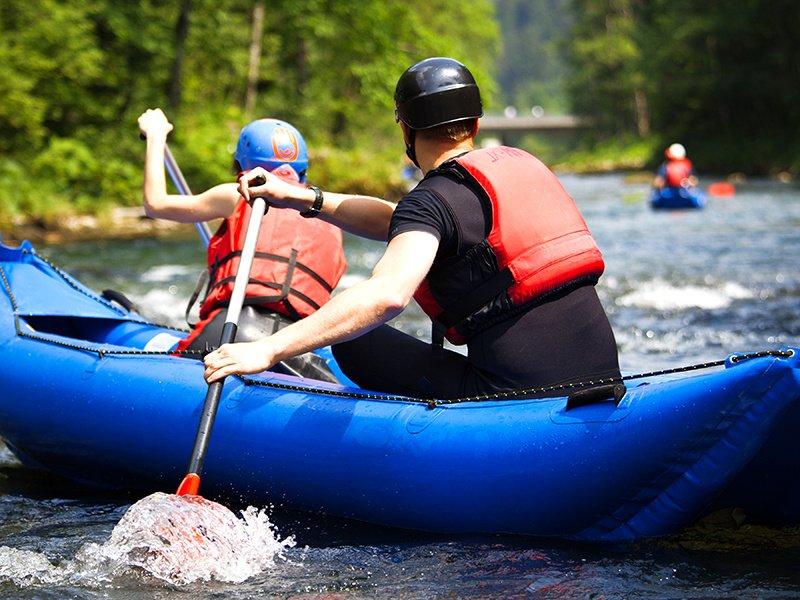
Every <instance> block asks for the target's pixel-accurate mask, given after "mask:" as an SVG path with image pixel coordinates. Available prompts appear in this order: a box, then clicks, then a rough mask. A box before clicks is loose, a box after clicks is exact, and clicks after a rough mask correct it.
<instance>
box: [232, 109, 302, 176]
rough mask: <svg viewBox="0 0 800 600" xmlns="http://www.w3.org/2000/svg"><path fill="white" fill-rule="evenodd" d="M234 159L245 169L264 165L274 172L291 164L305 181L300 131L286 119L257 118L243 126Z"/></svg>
mask: <svg viewBox="0 0 800 600" xmlns="http://www.w3.org/2000/svg"><path fill="white" fill-rule="evenodd" d="M234 158H236V162H238V163H239V166H240V167H241V168H242V170H244V171H249V170H250V169H253V168H255V167H263V168H265V169H267V170H268V171H274V170H275V169H277V168H279V167H281V166H282V165H288V166H290V167H291V168H292V169H293V170H294V172H295V173H296V174H297V176H298V179H299V180H300V181H301V182H305V180H306V171H307V170H308V150H307V148H306V141H305V140H304V139H303V136H302V135H300V132H299V131H297V129H295V128H294V127H292V126H291V125H289V123H287V122H286V121H279V120H278V119H259V120H257V121H253V122H252V123H250V124H249V125H246V126H245V127H244V129H242V133H241V134H239V143H238V144H236V154H235V155H234Z"/></svg>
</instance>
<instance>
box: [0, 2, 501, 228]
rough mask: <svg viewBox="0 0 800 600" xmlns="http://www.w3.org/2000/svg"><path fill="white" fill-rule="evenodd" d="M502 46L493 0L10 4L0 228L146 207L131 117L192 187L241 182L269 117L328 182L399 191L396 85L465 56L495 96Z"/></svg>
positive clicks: (5, 27)
mask: <svg viewBox="0 0 800 600" xmlns="http://www.w3.org/2000/svg"><path fill="white" fill-rule="evenodd" d="M453 23H458V24H459V25H458V27H453ZM497 40H498V29H497V26H496V22H495V18H494V7H493V4H492V3H491V2H490V0H479V1H476V2H467V3H451V2H447V1H446V0H424V1H422V0H406V1H404V2H383V0H364V1H362V2H334V1H328V0H291V1H289V0H283V1H274V2H264V1H260V0H257V1H253V2H237V1H235V0H213V1H211V0H169V1H164V2H135V3H133V2H130V3H126V2H115V1H114V0H92V1H91V2H85V1H84V0H4V2H3V10H2V14H0V224H2V226H3V228H4V229H6V230H7V229H8V228H9V227H12V226H13V223H15V222H19V221H20V220H22V219H26V218H29V217H35V218H36V219H37V220H39V221H40V222H41V224H42V225H44V226H45V227H52V226H57V225H58V223H59V222H60V221H61V220H63V217H64V215H68V214H76V213H86V212H89V213H103V212H104V211H108V210H109V209H110V208H111V207H113V206H116V205H136V204H139V203H140V202H141V194H140V188H141V167H142V160H143V154H144V148H143V145H142V143H141V142H140V141H139V140H138V130H137V128H136V118H137V116H138V115H139V114H140V113H141V112H143V111H144V110H145V109H146V108H149V107H155V106H160V107H163V108H164V110H165V112H166V113H167V115H168V117H169V118H170V119H171V120H172V121H173V122H174V124H175V130H174V132H173V134H172V135H171V136H170V140H169V141H170V144H171V146H172V148H173V150H174V153H175V156H176V158H177V160H178V161H179V163H180V165H181V166H182V168H183V170H184V172H185V175H186V178H187V180H188V181H189V182H190V184H191V185H192V186H193V187H195V188H197V189H201V188H203V187H204V186H208V185H212V184H215V183H219V182H220V181H225V180H230V179H231V178H232V177H233V174H232V172H231V164H232V151H233V148H234V145H235V142H236V138H237V135H238V132H239V130H240V128H241V127H242V126H243V125H244V124H246V123H247V122H248V121H249V120H251V119H254V118H258V117H262V116H271V117H278V118H282V119H286V120H288V121H290V122H292V123H293V124H295V125H296V126H297V127H298V128H299V129H300V131H302V132H303V134H304V136H305V137H306V139H307V141H308V143H309V148H310V153H311V169H310V172H309V174H310V176H311V178H312V179H313V180H314V181H315V182H317V183H319V184H320V185H323V186H326V187H331V188H334V189H354V190H360V191H364V192H369V193H377V194H383V193H386V192H387V191H389V190H390V189H391V188H393V187H395V188H398V189H399V188H400V187H401V186H402V182H401V181H400V170H401V167H402V149H403V146H402V140H401V139H399V137H398V133H397V131H396V126H395V124H394V119H393V104H392V94H393V91H394V85H395V83H396V81H397V77H398V75H399V74H400V73H401V72H402V71H403V69H404V68H406V67H407V66H408V65H410V64H412V63H413V62H414V61H416V60H418V59H420V58H421V57H425V56H429V55H433V54H446V55H452V56H459V57H462V59H463V60H464V61H466V62H468V63H469V65H470V68H471V69H473V71H474V72H475V75H476V77H478V78H479V79H480V80H481V83H482V86H483V88H484V90H485V92H486V96H487V99H488V100H491V98H492V96H493V94H494V84H493V79H492V77H491V69H492V67H493V65H494V61H495V57H496V47H497Z"/></svg>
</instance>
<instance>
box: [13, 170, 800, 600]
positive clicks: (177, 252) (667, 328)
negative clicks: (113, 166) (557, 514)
mask: <svg viewBox="0 0 800 600" xmlns="http://www.w3.org/2000/svg"><path fill="white" fill-rule="evenodd" d="M562 181H563V183H564V184H565V186H566V187H567V189H568V191H570V193H572V195H573V196H574V197H575V198H576V200H577V201H578V203H579V205H580V207H581V209H582V211H583V214H584V216H585V217H586V220H587V222H588V223H589V226H590V228H591V229H592V231H593V233H594V234H595V237H596V238H597V240H598V243H599V245H600V246H601V248H602V250H603V252H604V255H605V258H606V263H607V270H606V274H605V275H604V277H603V278H602V280H601V283H600V285H599V286H598V289H599V292H600V294H601V298H602V300H603V303H604V305H605V307H606V309H607V311H608V313H609V315H610V318H611V322H612V325H613V327H614V331H615V334H616V337H617V343H618V345H619V349H620V362H621V365H622V368H623V370H624V371H628V372H638V371H646V370H651V369H657V368H664V367H671V366H678V365H682V364H688V363H692V362H700V361H708V360H716V359H719V358H721V357H724V356H725V355H726V354H728V353H730V352H733V351H749V350H760V349H765V348H777V347H780V346H781V345H783V344H789V343H794V344H797V343H798V342H800V310H799V309H800V269H798V267H800V259H798V256H800V189H798V188H797V187H793V186H791V185H785V184H778V183H772V182H759V181H755V182H749V183H747V184H744V185H742V186H740V187H739V189H738V190H737V194H736V196H735V197H734V198H732V199H713V198H712V199H711V200H710V201H709V205H708V207H707V208H706V209H705V210H703V211H682V212H672V213H664V212H658V213H657V212H653V211H651V210H650V209H649V207H648V206H647V204H646V203H645V201H644V198H645V196H646V192H647V189H646V186H645V185H642V184H627V183H625V180H624V178H623V177H622V176H620V175H605V176H587V177H578V176H570V175H567V176H564V177H562ZM346 245H347V254H348V260H349V262H350V269H349V271H348V274H347V275H346V276H345V279H344V281H343V285H345V286H346V285H352V283H353V282H355V281H358V280H359V279H361V278H363V277H365V276H366V275H367V274H368V273H369V271H370V268H371V267H372V265H374V263H375V261H376V260H377V258H378V257H379V256H380V253H381V250H382V247H381V245H380V244H377V243H372V242H364V241H362V240H357V239H355V238H348V239H347V241H346ZM41 250H42V251H43V253H44V254H45V255H46V256H48V257H50V258H51V259H52V260H54V261H55V262H57V263H58V264H59V265H61V266H62V267H64V268H65V269H67V270H68V271H69V272H71V273H72V274H73V275H75V276H76V277H77V278H78V279H80V280H82V281H83V282H84V283H86V284H88V285H90V286H91V287H94V288H96V289H104V288H114V289H117V290H120V291H123V292H125V293H126V294H127V295H128V296H130V297H131V298H132V299H134V300H135V301H136V302H137V303H138V304H139V305H140V306H141V307H142V310H143V311H144V312H146V314H147V315H148V316H150V317H152V318H154V319H157V320H159V321H162V322H165V323H171V324H181V322H182V319H183V311H184V308H185V301H186V299H187V297H188V296H189V294H190V292H191V290H192V289H193V287H194V283H195V280H196V278H197V275H198V273H199V271H200V270H201V269H202V267H203V256H202V252H201V251H200V248H199V244H198V242H197V241H196V240H192V239H188V240H174V241H163V240H160V241H159V240H137V241H126V242H121V241H115V242H93V243H80V244H67V245H63V246H48V247H43V248H41ZM396 325H397V326H399V327H401V328H402V329H404V330H406V331H408V332H411V333H414V334H417V335H420V336H425V335H427V334H428V326H427V325H426V321H425V319H424V318H423V316H422V314H421V313H420V312H419V311H418V310H417V309H410V310H408V311H407V312H406V313H404V315H402V316H401V317H400V318H398V319H397V322H396ZM797 475H798V474H797V473H795V474H794V476H795V477H796V476H797ZM420 493H424V490H420ZM135 501H136V498H126V497H105V496H98V495H96V494H95V493H93V492H91V491H87V490H83V489H80V488H76V487H74V486H71V485H67V484H65V483H63V482H60V481H58V482H53V481H51V480H50V479H49V478H48V477H46V476H45V475H43V474H41V473H37V472H33V471H30V470H26V469H23V468H21V467H20V466H19V465H18V464H17V463H16V461H15V460H14V458H13V457H12V456H11V455H10V453H8V452H7V451H5V450H3V449H2V446H0V546H2V548H0V598H63V597H76V598H173V597H174V598H186V597H194V596H196V595H202V596H207V597H217V598H250V597H255V596H277V597H287V598H289V597H290V598H351V597H352V598H358V597H382V598H383V597H385V598H430V597H444V598H460V597H465V598H472V597H475V598H487V597H504V598H526V597H530V598H563V597H569V598H571V597H576V598H603V597H606V598H612V597H613V598H618V597H630V598H641V597H653V598H685V597H707V598H718V597H732V598H733V597H737V598H739V597H752V598H764V597H787V596H796V595H800V572H799V571H798V564H800V530H799V529H792V528H786V529H780V530H774V529H773V530H770V529H765V528H761V527H758V526H756V525H752V524H749V523H747V521H745V522H744V524H741V523H740V522H739V519H735V518H734V516H737V515H731V514H727V513H724V514H717V515H713V516H712V517H710V518H709V519H708V520H707V521H705V522H703V523H702V524H699V525H697V526H695V527H692V528H690V529H689V530H687V531H685V532H683V533H682V534H681V535H679V536H675V537H673V538H669V539H666V540H648V541H642V542H637V543H635V544H625V545H619V546H590V545H579V544H571V543H559V542H550V541H545V542H542V541H539V540H528V539H521V538H507V537H488V538H486V537H484V538H477V539H475V538H446V537H444V538H443V537H431V536H421V535H418V534H413V533H407V532H398V531H391V530H385V529H381V528H375V527H366V526H362V525H358V524H354V523H347V522H341V521H332V520H327V519H322V518H320V517H315V516H310V515H305V514H295V513H291V512H288V511H286V510H284V509H281V510H278V509H274V508H270V507H254V508H253V509H252V511H251V513H250V517H248V518H249V519H251V520H252V519H256V517H255V516H254V515H256V514H258V515H259V516H258V519H262V521H258V522H256V521H253V523H251V522H250V521H248V522H247V525H242V527H244V529H243V530H242V531H241V532H239V535H242V536H244V538H242V539H245V540H247V542H246V543H254V544H255V543H257V544H259V545H260V547H267V546H269V552H270V554H269V556H268V557H267V559H268V560H267V559H264V557H261V558H260V559H259V560H263V561H264V563H263V564H261V563H259V565H260V566H259V569H257V570H256V571H254V572H256V573H257V574H256V575H254V576H252V577H249V578H247V579H246V580H244V581H243V582H242V581H239V582H237V583H230V581H232V580H231V579H229V580H228V581H229V582H228V583H225V582H224V581H212V582H205V583H204V582H192V583H186V584H185V585H182V584H180V583H176V582H172V583H165V582H164V581H162V580H160V579H158V578H154V577H152V576H149V575H152V574H148V573H147V572H142V570H141V569H138V570H137V569H129V570H127V571H126V572H125V573H124V574H123V575H120V574H118V573H117V572H114V573H112V574H109V573H107V572H106V573H104V575H105V576H103V577H97V576H96V573H95V571H93V572H92V573H93V576H91V577H90V576H89V575H88V573H87V569H88V567H87V564H89V562H91V561H89V558H87V555H88V554H91V553H92V552H94V553H95V554H93V555H92V560H93V561H94V562H92V563H91V564H92V565H93V566H92V569H96V568H97V564H96V562H97V552H98V549H101V550H102V549H103V548H107V547H108V544H109V542H108V540H109V537H110V536H111V534H112V530H114V535H115V536H119V535H120V533H119V530H115V529H114V528H115V525H117V523H118V522H119V521H120V519H121V518H122V516H123V515H124V514H125V513H126V510H128V508H129V506H130V505H131V503H133V502H135ZM266 519H269V523H267V522H266ZM248 528H249V529H248ZM248 536H249V537H248ZM286 538H290V539H288V540H287V539H286ZM237 539H238V538H237ZM240 543H245V542H240ZM218 579H223V580H224V579H225V578H218ZM236 581H238V580H236Z"/></svg>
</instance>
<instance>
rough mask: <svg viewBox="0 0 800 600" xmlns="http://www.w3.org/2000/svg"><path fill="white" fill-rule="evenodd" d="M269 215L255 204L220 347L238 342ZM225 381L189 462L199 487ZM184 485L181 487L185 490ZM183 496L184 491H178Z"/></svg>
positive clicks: (211, 400) (259, 201)
mask: <svg viewBox="0 0 800 600" xmlns="http://www.w3.org/2000/svg"><path fill="white" fill-rule="evenodd" d="M266 211H267V204H266V201H265V200H264V199H263V198H256V199H255V200H253V206H252V209H251V212H250V220H249V221H248V223H247V233H246V234H245V238H244V247H243V248H242V255H241V258H240V260H239V268H238V269H237V271H236V279H235V280H234V284H233V293H232V294H231V300H230V303H229V304H228V312H227V315H226V316H225V325H224V326H223V328H222V335H221V336H220V340H219V344H220V346H221V345H222V344H229V343H231V342H233V341H234V340H235V339H236V329H237V327H238V323H239V315H240V313H241V311H242V304H243V303H244V295H245V290H246V288H247V284H248V282H249V280H250V267H251V266H252V264H253V256H254V255H255V251H256V242H257V241H258V230H259V228H260V226H261V220H262V218H263V217H264V214H265V213H266ZM224 383H225V379H224V378H223V379H220V380H219V381H215V382H214V383H210V384H209V385H208V391H207V392H206V399H205V402H204V403H203V414H202V415H201V417H200V424H199V425H198V427H197V435H196V436H195V440H194V449H193V450H192V457H191V459H190V461H189V469H188V475H187V477H188V476H189V475H195V476H196V477H197V480H198V484H199V476H200V472H201V471H202V469H203V461H204V459H205V455H206V450H207V449H208V442H209V439H210V437H211V428H212V426H213V425H214V418H215V417H216V415H217V408H218V407H219V401H220V398H221V397H222V387H223V385H224ZM182 487H183V484H182V485H181V488H182ZM178 493H179V494H180V488H179V490H178Z"/></svg>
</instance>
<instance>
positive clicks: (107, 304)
mask: <svg viewBox="0 0 800 600" xmlns="http://www.w3.org/2000/svg"><path fill="white" fill-rule="evenodd" d="M20 252H21V253H22V254H30V255H31V256H35V257H36V258H37V259H38V260H40V261H42V262H43V263H44V264H46V265H47V266H48V267H50V268H51V269H53V271H55V272H56V273H57V274H58V275H59V276H60V277H61V279H63V280H64V282H65V283H66V284H67V285H68V286H69V287H71V288H72V289H73V290H75V291H76V292H78V293H80V294H83V295H84V296H86V297H87V298H91V299H92V300H96V301H98V302H100V303H101V304H103V306H105V307H107V308H110V309H111V310H113V311H114V312H116V313H118V314H119V315H120V316H121V317H127V318H129V319H131V320H132V321H135V322H137V323H146V324H148V325H156V326H158V327H163V328H164V329H174V330H176V331H183V332H188V331H189V330H188V329H181V328H179V327H173V326H171V325H162V324H160V323H153V322H152V321H148V320H146V319H144V317H142V316H141V315H137V316H138V317H139V318H138V319H136V318H134V317H131V311H129V310H125V309H123V308H120V307H118V306H115V305H114V303H113V302H111V301H110V300H108V299H106V298H104V297H103V296H101V295H99V294H94V293H89V292H87V291H86V290H85V289H83V288H82V287H81V286H80V285H78V284H77V283H76V282H75V280H74V279H73V278H72V276H71V275H70V274H69V273H67V272H66V271H64V269H62V268H61V267H59V266H58V265H56V264H55V263H54V262H53V261H51V260H49V259H47V258H45V257H44V256H42V255H41V254H39V253H38V252H36V250H34V249H28V248H22V249H21V250H20ZM3 279H4V280H5V277H3ZM7 283H8V282H7V280H6V289H7V290H8V292H9V294H10V293H11V286H9V285H7Z"/></svg>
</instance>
